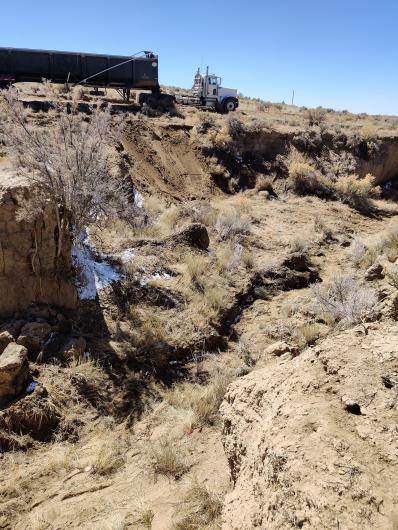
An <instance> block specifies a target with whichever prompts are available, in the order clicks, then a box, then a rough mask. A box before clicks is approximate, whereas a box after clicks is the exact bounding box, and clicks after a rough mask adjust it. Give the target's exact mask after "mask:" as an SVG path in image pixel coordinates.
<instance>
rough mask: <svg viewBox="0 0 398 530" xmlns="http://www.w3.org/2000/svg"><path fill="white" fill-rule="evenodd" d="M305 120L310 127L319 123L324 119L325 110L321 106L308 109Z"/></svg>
mask: <svg viewBox="0 0 398 530" xmlns="http://www.w3.org/2000/svg"><path fill="white" fill-rule="evenodd" d="M307 120H308V125H309V126H310V127H312V126H314V125H321V124H323V123H324V122H325V120H326V110H325V109H322V108H317V109H308V110H307Z"/></svg>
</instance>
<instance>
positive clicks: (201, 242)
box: [167, 223, 210, 250]
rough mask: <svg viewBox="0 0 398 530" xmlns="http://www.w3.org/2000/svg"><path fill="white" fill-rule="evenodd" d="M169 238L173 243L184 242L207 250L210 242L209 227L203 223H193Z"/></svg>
mask: <svg viewBox="0 0 398 530" xmlns="http://www.w3.org/2000/svg"><path fill="white" fill-rule="evenodd" d="M167 239H168V240H170V241H172V242H173V243H182V244H184V245H189V246H190V247H197V248H200V249H201V250H207V249H208V248H209V244H210V239H209V234H208V232H207V228H206V227H205V225H202V224H201V223H193V224H191V225H189V226H187V227H185V228H183V229H182V230H181V231H180V232H178V233H176V234H173V235H172V236H170V237H169V238H167Z"/></svg>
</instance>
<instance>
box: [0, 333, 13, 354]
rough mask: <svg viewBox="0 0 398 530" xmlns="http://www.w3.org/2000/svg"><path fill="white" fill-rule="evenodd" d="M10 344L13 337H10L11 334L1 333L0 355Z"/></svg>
mask: <svg viewBox="0 0 398 530" xmlns="http://www.w3.org/2000/svg"><path fill="white" fill-rule="evenodd" d="M10 342H14V337H13V336H12V335H11V333H10V332H9V331H3V332H1V333H0V354H1V353H3V351H4V350H5V349H6V347H7V346H8V345H9V344H10Z"/></svg>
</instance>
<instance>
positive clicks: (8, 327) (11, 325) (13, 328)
mask: <svg viewBox="0 0 398 530" xmlns="http://www.w3.org/2000/svg"><path fill="white" fill-rule="evenodd" d="M24 324H26V322H25V320H13V321H12V322H7V323H6V324H3V325H2V326H1V327H0V333H2V332H3V331H8V333H10V334H11V335H12V336H13V337H14V339H16V338H17V337H18V336H19V334H20V333H21V329H22V327H23V326H24Z"/></svg>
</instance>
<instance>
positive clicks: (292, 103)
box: [292, 88, 294, 105]
mask: <svg viewBox="0 0 398 530" xmlns="http://www.w3.org/2000/svg"><path fill="white" fill-rule="evenodd" d="M292 105H294V88H293V94H292Z"/></svg>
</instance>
